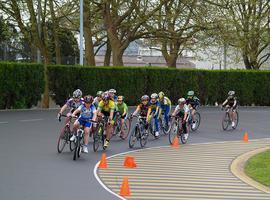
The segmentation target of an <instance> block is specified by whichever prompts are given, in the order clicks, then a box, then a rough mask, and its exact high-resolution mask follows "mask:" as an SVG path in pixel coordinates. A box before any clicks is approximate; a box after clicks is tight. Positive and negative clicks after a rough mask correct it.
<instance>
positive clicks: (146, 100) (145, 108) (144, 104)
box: [131, 95, 149, 117]
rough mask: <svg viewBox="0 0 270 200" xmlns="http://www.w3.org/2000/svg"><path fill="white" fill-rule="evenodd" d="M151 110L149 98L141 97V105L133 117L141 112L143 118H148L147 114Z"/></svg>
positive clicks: (146, 96)
mask: <svg viewBox="0 0 270 200" xmlns="http://www.w3.org/2000/svg"><path fill="white" fill-rule="evenodd" d="M148 109H149V96H148V95H143V96H142V97H141V103H140V104H139V105H138V106H137V108H136V110H135V111H134V113H133V114H132V115H131V116H135V115H137V113H138V112H140V116H141V117H147V112H148Z"/></svg>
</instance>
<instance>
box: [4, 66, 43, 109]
mask: <svg viewBox="0 0 270 200" xmlns="http://www.w3.org/2000/svg"><path fill="white" fill-rule="evenodd" d="M43 91H44V68H43V65H39V64H26V63H9V62H0V94H1V95H0V109H7V108H8V109H10V108H31V107H32V106H33V105H36V104H37V103H38V100H40V98H41V94H42V93H43Z"/></svg>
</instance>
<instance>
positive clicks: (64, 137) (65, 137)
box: [57, 127, 69, 153]
mask: <svg viewBox="0 0 270 200" xmlns="http://www.w3.org/2000/svg"><path fill="white" fill-rule="evenodd" d="M68 141H69V128H68V127H65V128H64V129H63V130H62V131H61V132H60V135H59V137H58V141H57V151H58V153H62V151H63V149H64V148H65V146H66V144H67V143H68Z"/></svg>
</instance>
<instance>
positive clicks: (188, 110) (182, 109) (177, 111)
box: [175, 104, 190, 114]
mask: <svg viewBox="0 0 270 200" xmlns="http://www.w3.org/2000/svg"><path fill="white" fill-rule="evenodd" d="M175 110H176V114H178V113H179V112H182V113H189V112H190V109H189V107H188V105H187V104H185V105H184V107H183V108H180V106H179V105H177V106H176V108H175Z"/></svg>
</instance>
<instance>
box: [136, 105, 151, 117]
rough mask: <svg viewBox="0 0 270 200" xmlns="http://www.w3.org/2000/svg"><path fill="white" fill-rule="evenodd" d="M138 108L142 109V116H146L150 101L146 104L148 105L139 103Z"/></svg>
mask: <svg viewBox="0 0 270 200" xmlns="http://www.w3.org/2000/svg"><path fill="white" fill-rule="evenodd" d="M137 109H140V116H142V117H146V116H147V112H148V109H149V103H148V104H146V105H144V104H142V103H141V104H139V105H138V107H137Z"/></svg>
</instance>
